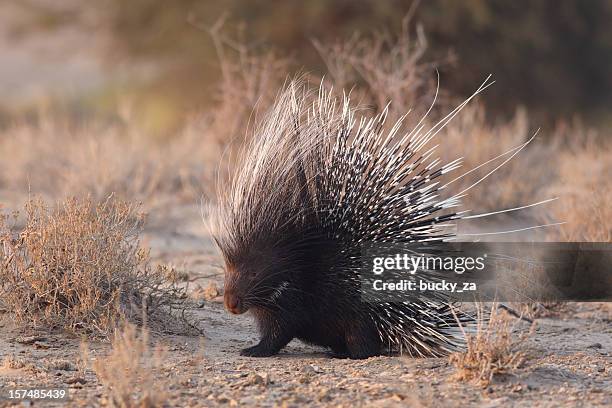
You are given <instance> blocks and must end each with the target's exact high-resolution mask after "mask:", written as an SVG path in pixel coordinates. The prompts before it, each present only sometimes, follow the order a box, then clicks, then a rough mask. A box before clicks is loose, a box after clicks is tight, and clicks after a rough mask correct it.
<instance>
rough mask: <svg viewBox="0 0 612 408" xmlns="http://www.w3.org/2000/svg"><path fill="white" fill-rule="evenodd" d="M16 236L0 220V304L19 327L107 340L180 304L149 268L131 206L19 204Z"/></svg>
mask: <svg viewBox="0 0 612 408" xmlns="http://www.w3.org/2000/svg"><path fill="white" fill-rule="evenodd" d="M25 216H26V220H25V222H26V224H25V226H24V227H23V229H22V230H21V231H19V232H18V234H17V235H14V234H13V232H12V231H11V229H10V228H9V225H8V219H7V217H6V216H4V217H3V218H1V219H0V246H1V251H2V252H0V255H1V257H0V261H1V262H2V263H1V264H0V302H2V304H3V305H4V307H5V308H6V309H7V310H9V311H10V312H12V313H13V314H14V316H15V319H16V321H17V322H19V323H23V324H25V325H28V326H32V325H38V324H44V325H46V326H51V327H61V328H66V329H69V330H74V331H81V332H85V333H88V334H94V335H102V336H105V335H108V334H109V333H111V332H112V329H113V328H114V327H115V325H116V323H117V322H118V321H119V319H121V318H129V319H134V318H136V317H137V315H138V314H139V313H141V310H142V307H143V306H144V307H145V308H146V311H147V312H148V313H149V314H151V315H154V314H155V313H157V312H160V311H161V310H163V309H164V308H169V307H170V308H171V307H173V306H178V305H179V304H180V302H181V301H182V300H181V297H182V291H181V290H180V289H178V287H177V286H176V285H175V284H173V282H170V281H168V271H167V270H166V268H164V267H157V268H153V267H152V266H151V265H150V263H149V259H148V253H147V251H146V250H144V249H142V248H140V246H139V240H138V236H139V233H140V231H141V228H142V225H143V215H142V214H141V213H139V211H138V208H137V206H134V205H132V204H129V203H126V202H123V201H119V200H115V199H114V198H113V197H109V198H108V199H107V200H105V201H104V202H102V203H99V204H94V202H93V201H92V200H91V199H83V200H77V199H68V200H66V201H64V202H61V203H59V204H58V206H57V207H56V208H54V209H49V208H48V207H47V206H46V205H45V204H44V202H43V201H42V200H40V199H33V200H30V201H29V202H28V204H27V205H26V211H25Z"/></svg>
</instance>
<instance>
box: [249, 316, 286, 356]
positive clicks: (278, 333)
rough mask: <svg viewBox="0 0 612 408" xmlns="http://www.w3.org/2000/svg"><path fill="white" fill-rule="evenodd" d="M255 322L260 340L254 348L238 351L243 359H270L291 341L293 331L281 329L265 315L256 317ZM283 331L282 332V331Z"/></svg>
mask: <svg viewBox="0 0 612 408" xmlns="http://www.w3.org/2000/svg"><path fill="white" fill-rule="evenodd" d="M257 321H258V324H259V330H260V333H261V334H262V336H261V340H260V341H259V343H257V344H256V345H254V346H251V347H247V348H245V349H242V350H241V351H240V355H241V356H245V357H270V356H273V355H275V354H278V352H279V351H281V349H282V348H283V347H285V346H286V345H287V344H289V342H290V341H291V340H292V339H293V337H294V335H293V331H292V330H289V329H288V328H287V327H285V328H281V326H280V325H278V322H277V321H276V320H275V319H274V318H272V317H270V316H265V315H258V316H257ZM283 329H284V330H283Z"/></svg>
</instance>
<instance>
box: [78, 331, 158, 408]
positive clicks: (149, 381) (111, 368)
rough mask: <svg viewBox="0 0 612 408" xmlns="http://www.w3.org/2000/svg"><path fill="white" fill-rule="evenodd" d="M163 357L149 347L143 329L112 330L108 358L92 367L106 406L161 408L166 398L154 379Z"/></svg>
mask: <svg viewBox="0 0 612 408" xmlns="http://www.w3.org/2000/svg"><path fill="white" fill-rule="evenodd" d="M164 355H165V352H164V350H163V349H162V348H160V347H151V345H150V339H149V331H148V330H147V329H146V327H145V326H142V328H141V329H138V328H136V326H134V325H132V324H129V323H126V324H124V325H123V327H122V328H121V329H117V330H115V333H114V335H113V338H112V349H111V352H110V354H109V355H108V356H106V357H104V358H101V359H97V360H96V361H94V363H93V370H94V372H95V373H96V376H97V377H98V379H99V380H100V382H101V383H102V385H103V386H104V388H105V390H106V393H107V398H108V403H109V405H110V406H112V407H117V408H132V407H134V408H135V407H139V408H153V407H161V406H164V403H165V401H166V398H167V395H166V392H165V390H164V386H163V384H164V381H163V380H160V379H159V377H158V376H156V375H155V370H156V369H158V368H160V367H161V366H162V364H163V359H164ZM85 357H86V358H87V357H88V356H85Z"/></svg>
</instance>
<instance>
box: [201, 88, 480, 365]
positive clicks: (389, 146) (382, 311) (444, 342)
mask: <svg viewBox="0 0 612 408" xmlns="http://www.w3.org/2000/svg"><path fill="white" fill-rule="evenodd" d="M489 85H490V83H489V82H488V79H487V81H485V82H484V83H483V84H482V85H481V86H480V87H479V88H478V89H477V91H476V92H475V93H474V94H473V95H472V96H471V97H470V98H468V99H467V100H466V101H465V102H463V103H462V104H460V105H459V106H458V107H457V108H456V109H455V110H453V111H452V112H450V113H449V114H448V115H447V116H446V117H444V118H443V119H442V120H441V121H440V122H438V123H437V124H436V125H434V126H432V127H427V128H426V127H425V125H424V122H425V117H423V118H422V119H421V120H420V121H419V122H418V123H417V124H416V126H415V127H414V128H413V129H411V130H409V131H405V130H403V126H402V125H403V120H404V118H400V120H399V121H398V122H397V123H395V124H394V125H393V126H391V127H389V126H385V121H386V119H387V114H388V110H387V108H385V109H384V110H383V111H382V112H380V113H379V114H377V115H374V116H371V117H366V116H358V112H357V110H356V108H355V107H353V106H351V103H350V100H349V98H348V97H346V96H344V97H343V98H342V100H341V101H338V100H337V99H335V98H333V97H332V92H331V91H327V90H325V89H324V88H323V86H321V87H320V88H319V92H318V94H316V95H314V94H313V93H312V92H311V91H309V90H308V88H307V86H306V85H304V84H303V83H302V82H300V81H294V82H291V83H290V84H289V85H288V86H287V87H286V88H285V90H284V91H283V92H282V93H281V94H280V95H279V97H278V98H277V101H276V103H275V104H274V107H273V108H272V110H271V112H269V113H268V115H267V116H266V118H265V119H264V120H263V121H262V123H261V124H260V126H259V127H258V128H257V129H256V131H255V137H254V138H253V139H252V140H251V141H250V143H249V144H247V145H246V147H245V150H244V152H243V154H242V157H241V159H240V161H239V165H238V167H237V172H236V173H235V174H234V177H233V179H232V181H231V185H230V187H229V188H228V189H223V191H224V194H223V195H222V196H221V197H220V201H221V203H220V206H219V210H220V211H219V212H218V213H217V214H215V216H214V217H213V219H214V221H216V223H217V225H216V227H215V230H216V231H217V232H216V234H215V240H216V242H217V244H218V245H219V247H220V248H221V251H222V252H223V255H224V258H225V261H226V264H227V265H231V269H233V273H231V274H229V275H227V274H226V290H227V288H229V287H232V285H236V281H237V280H241V279H244V275H245V274H247V273H249V272H246V270H250V271H253V270H256V272H253V278H252V279H253V280H252V282H251V287H252V288H253V290H247V293H245V296H244V302H245V303H246V307H248V308H249V309H250V310H252V311H253V313H254V315H255V317H256V319H257V320H258V323H260V327H262V326H263V327H264V329H262V330H264V331H265V330H275V327H276V329H278V330H282V327H281V326H283V325H293V326H296V328H295V336H296V337H298V338H301V339H303V340H306V341H309V342H312V343H315V344H320V345H324V346H329V347H332V349H334V350H335V351H340V352H342V350H343V347H342V345H341V343H342V336H341V335H338V336H336V332H345V331H346V330H348V329H349V328H348V327H346V326H351V325H353V324H360V323H359V322H366V325H370V326H371V327H372V329H373V330H375V335H376V336H377V340H378V341H379V343H380V346H382V348H385V349H388V350H399V351H402V352H404V353H408V354H410V355H419V356H438V355H442V354H446V353H448V352H451V351H453V350H455V349H456V348H457V346H459V345H461V344H462V342H463V339H462V338H461V335H460V333H461V332H460V331H459V330H458V324H459V323H458V320H464V321H467V320H469V319H470V317H469V316H467V315H461V314H460V315H459V319H458V318H457V315H456V314H455V313H453V312H452V311H451V305H450V304H449V300H448V298H447V297H446V296H445V295H444V294H443V293H440V292H433V293H431V294H430V295H428V297H427V298H426V299H425V298H423V297H422V296H420V297H416V296H415V298H414V299H410V300H409V301H406V302H384V301H381V302H363V301H362V299H361V283H360V279H359V268H360V254H361V245H362V244H363V243H414V242H423V241H427V242H432V241H433V242H435V241H443V240H445V239H447V238H449V237H452V236H453V235H454V231H455V224H454V220H457V219H459V218H460V217H461V214H462V213H460V212H459V213H458V212H456V211H455V210H454V209H455V208H456V207H458V206H459V204H460V198H461V196H462V194H463V192H459V193H458V194H449V193H447V191H446V189H447V187H448V184H442V183H440V179H441V177H442V175H444V174H446V173H449V172H451V171H453V170H455V169H457V168H459V167H460V165H461V160H460V159H457V160H455V161H452V162H450V163H442V162H441V161H440V159H438V158H436V156H435V155H434V154H435V147H434V148H429V147H428V144H429V143H428V142H430V141H431V139H432V138H434V137H435V136H436V134H437V133H438V132H439V131H440V130H441V129H442V128H443V127H444V126H445V125H446V124H447V123H448V122H449V121H450V120H451V119H452V118H453V117H454V116H455V115H456V114H457V113H458V112H459V111H460V110H461V108H462V107H463V106H465V104H467V103H468V102H469V101H470V100H471V99H472V98H473V97H474V96H475V95H477V94H478V93H479V92H481V91H482V90H484V89H485V88H486V87H487V86H489ZM444 196H446V198H442V197H444ZM273 275H274V276H278V275H280V276H282V279H280V280H278V279H277V280H276V281H275V280H274V279H272V276H273ZM263 281H266V282H268V283H269V282H275V283H274V284H268V286H271V287H270V288H269V289H270V290H271V291H270V290H268V291H266V290H264V287H265V286H266V285H260V283H261V282H263ZM279 282H280V283H279ZM277 284H278V285H277ZM264 293H265V296H264V295H263V294H264ZM270 320H273V321H274V322H275V323H274V325H272V326H270V325H269V324H268V325H266V323H269V321H270ZM296 321H297V322H298V323H296ZM275 325H276V326H275ZM365 337H367V336H364V339H357V340H356V341H361V340H363V341H364V342H367V341H369V339H367V338H365Z"/></svg>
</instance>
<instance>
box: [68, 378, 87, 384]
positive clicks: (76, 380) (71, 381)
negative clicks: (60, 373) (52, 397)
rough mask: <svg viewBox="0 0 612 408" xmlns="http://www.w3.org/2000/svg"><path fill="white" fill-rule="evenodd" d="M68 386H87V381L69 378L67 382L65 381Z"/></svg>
mask: <svg viewBox="0 0 612 408" xmlns="http://www.w3.org/2000/svg"><path fill="white" fill-rule="evenodd" d="M64 382H65V383H66V384H81V385H82V384H86V383H87V380H85V379H84V378H83V377H72V378H68V379H66V381H64Z"/></svg>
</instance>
